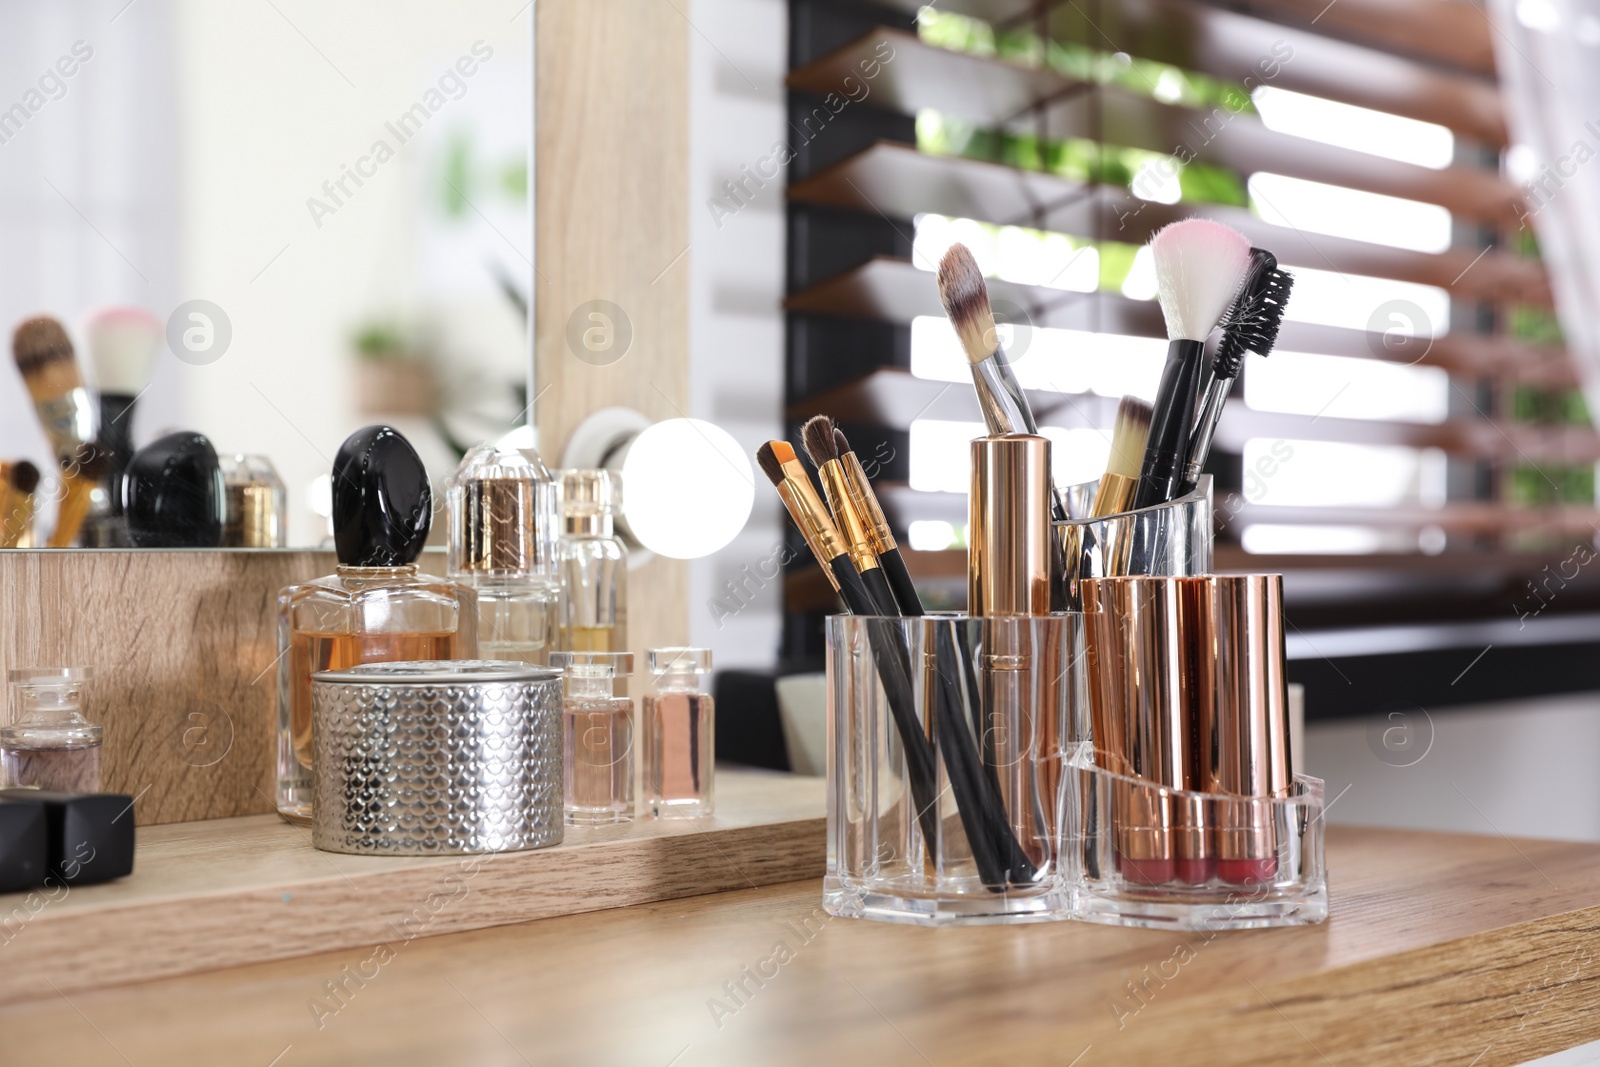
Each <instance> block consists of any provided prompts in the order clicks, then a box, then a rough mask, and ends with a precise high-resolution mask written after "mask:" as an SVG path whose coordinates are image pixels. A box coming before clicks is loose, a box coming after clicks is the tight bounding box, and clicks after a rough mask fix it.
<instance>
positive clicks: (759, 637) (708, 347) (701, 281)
mask: <svg viewBox="0 0 1600 1067" xmlns="http://www.w3.org/2000/svg"><path fill="white" fill-rule="evenodd" d="M686 10H687V11H688V17H689V19H690V20H691V22H692V23H693V26H694V29H693V31H692V32H691V33H690V37H689V39H690V42H691V51H690V112H689V119H690V190H691V191H690V198H691V202H690V205H689V218H690V220H691V221H690V227H691V228H690V237H691V244H690V247H689V269H690V295H689V299H690V319H689V337H690V345H691V363H690V383H689V384H690V394H689V395H690V404H691V410H690V411H689V412H688V414H690V415H693V416H695V417H697V418H702V419H707V420H709V421H711V422H714V423H716V424H717V425H719V426H721V427H722V428H723V429H725V430H727V431H728V432H729V433H730V434H732V435H733V436H734V438H735V439H736V440H738V441H739V443H740V444H741V445H742V446H744V448H745V452H746V454H748V455H750V456H752V457H754V455H755V450H756V449H757V448H758V447H760V445H761V444H762V443H763V442H764V441H767V440H769V439H771V438H775V437H780V436H782V434H783V380H784V345H783V329H784V325H783V309H782V301H783V286H784V261H783V251H784V210H783V186H784V176H783V175H782V174H780V175H779V176H778V177H777V178H775V179H773V180H771V181H768V182H767V184H766V187H765V188H762V189H759V190H754V189H753V188H752V191H753V192H754V193H755V195H754V197H753V198H752V199H751V201H750V203H748V204H747V205H746V206H745V207H744V208H743V209H742V210H740V211H739V212H737V213H736V214H733V215H731V216H729V215H724V216H723V217H721V218H717V217H714V216H713V213H712V212H711V210H710V209H709V207H708V206H707V202H708V201H710V200H712V199H713V198H720V197H722V195H723V194H722V189H721V187H722V183H723V182H725V181H729V180H731V179H737V178H739V177H740V168H741V167H745V166H754V164H755V163H756V161H757V160H760V159H761V158H763V157H765V156H767V155H768V154H769V153H770V152H771V150H772V146H773V144H774V143H775V142H778V141H782V140H786V133H785V131H786V124H785V120H784V90H783V78H784V74H785V72H786V70H787V67H788V38H789V34H788V22H787V20H788V12H787V4H785V3H784V0H694V3H693V5H692V6H688V7H686ZM751 468H752V474H753V477H754V478H755V480H756V504H755V509H754V511H753V512H752V513H751V516H750V521H749V523H748V524H747V525H746V527H745V529H744V532H743V533H741V534H740V535H739V536H738V537H737V538H736V539H735V540H734V541H733V543H732V544H730V545H729V546H728V547H727V548H725V549H723V550H722V551H721V552H719V553H717V554H716V555H714V556H712V557H710V558H708V559H703V560H697V561H695V563H694V564H693V565H692V567H691V569H690V604H689V618H690V634H691V640H692V641H693V642H694V644H696V645H704V646H706V647H709V648H711V649H712V650H713V651H714V654H715V660H716V665H717V667H719V668H726V667H756V668H761V667H770V666H772V665H773V664H774V662H775V660H776V656H777V648H778V640H779V632H780V629H781V626H782V595H781V591H780V586H781V580H782V576H781V574H777V576H776V577H773V578H764V577H763V575H772V574H775V573H776V572H777V566H778V555H777V554H778V552H779V550H780V549H781V547H782V545H783V533H784V524H785V523H787V522H788V518H787V517H786V516H784V514H783V509H782V506H781V505H780V504H779V502H778V498H777V494H776V493H774V492H773V491H772V489H771V487H770V486H769V485H768V484H767V480H766V478H765V477H764V476H763V475H762V474H761V472H760V470H759V469H757V468H756V467H755V464H754V460H753V458H752V462H751ZM747 567H748V568H749V570H748V571H746V570H745V568H747ZM727 583H733V585H734V586H736V587H738V589H739V592H738V594H737V596H735V595H733V594H732V593H730V591H729V589H728V587H727ZM714 601H720V602H721V606H720V607H718V606H716V605H715V604H714V603H713V602H714Z"/></svg>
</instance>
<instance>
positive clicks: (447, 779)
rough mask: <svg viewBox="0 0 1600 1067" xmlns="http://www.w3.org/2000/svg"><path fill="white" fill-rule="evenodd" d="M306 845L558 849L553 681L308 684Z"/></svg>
mask: <svg viewBox="0 0 1600 1067" xmlns="http://www.w3.org/2000/svg"><path fill="white" fill-rule="evenodd" d="M311 722H312V726H311V734H312V776H313V788H312V829H311V841H312V844H314V845H316V847H318V848H320V849H323V850H325V851H328V852H349V853H357V854H362V855H378V856H430V855H434V856H437V855H450V854H460V853H473V852H513V851H517V850H519V849H528V848H540V847H542V846H545V845H554V844H558V843H559V842H560V841H561V832H562V793H561V788H562V783H561V725H562V724H561V672H560V671H557V670H553V669H550V668H545V667H529V666H525V665H523V664H520V663H498V662H490V661H485V660H455V661H441V662H411V663H367V664H363V665H361V666H358V667H351V668H348V669H346V670H341V671H324V672H321V673H319V674H314V675H312V676H311Z"/></svg>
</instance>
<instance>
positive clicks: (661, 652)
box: [644, 648, 716, 819]
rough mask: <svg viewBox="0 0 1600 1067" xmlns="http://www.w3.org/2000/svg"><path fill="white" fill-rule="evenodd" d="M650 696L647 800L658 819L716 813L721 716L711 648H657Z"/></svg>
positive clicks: (646, 713) (647, 706) (646, 726)
mask: <svg viewBox="0 0 1600 1067" xmlns="http://www.w3.org/2000/svg"><path fill="white" fill-rule="evenodd" d="M650 673H651V674H652V675H653V676H654V678H655V684H654V686H653V688H652V690H651V692H650V693H648V694H647V695H646V696H645V698H644V753H645V755H644V760H645V770H644V801H645V804H646V805H648V807H649V809H650V814H652V815H654V816H655V817H656V818H658V819H693V818H698V817H699V816H701V815H710V814H711V813H712V809H713V803H712V795H711V789H712V777H713V773H714V771H715V769H716V768H715V763H714V761H715V759H716V742H715V726H716V722H715V717H714V714H715V713H714V707H713V703H712V697H711V694H710V693H709V692H707V691H706V686H705V681H704V679H705V678H706V676H707V675H709V674H710V673H711V650H710V649H709V648H652V649H651V650H650Z"/></svg>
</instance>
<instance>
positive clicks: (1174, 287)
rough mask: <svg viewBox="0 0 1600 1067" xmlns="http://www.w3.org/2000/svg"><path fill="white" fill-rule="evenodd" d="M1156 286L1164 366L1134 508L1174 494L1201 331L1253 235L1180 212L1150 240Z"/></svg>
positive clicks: (1207, 329) (1240, 270) (1246, 268)
mask: <svg viewBox="0 0 1600 1067" xmlns="http://www.w3.org/2000/svg"><path fill="white" fill-rule="evenodd" d="M1150 252H1151V256H1152V258H1153V259H1154V260H1155V268H1156V290H1157V293H1158V295H1159V297H1160V301H1161V313H1162V315H1163V316H1164V317H1165V318H1166V320H1167V338H1168V340H1169V341H1170V342H1171V343H1170V344H1169V345H1168V347H1167V365H1166V367H1165V368H1164V369H1163V370H1162V372H1161V386H1160V388H1159V389H1158V390H1157V392H1156V402H1155V406H1154V408H1153V410H1152V412H1151V416H1150V434H1149V438H1148V440H1147V441H1146V444H1145V450H1144V459H1143V461H1142V463H1141V464H1140V468H1139V487H1138V489H1137V490H1136V492H1135V493H1134V499H1133V507H1134V509H1135V510H1137V509H1139V508H1148V507H1153V506H1155V505H1157V504H1164V503H1166V502H1167V501H1169V500H1171V499H1173V498H1174V497H1175V496H1176V495H1177V493H1178V489H1179V487H1180V486H1181V484H1182V482H1183V477H1184V473H1185V471H1186V470H1187V469H1188V460H1189V435H1190V431H1191V430H1192V429H1193V428H1194V419H1195V404H1196V401H1197V400H1198V399H1199V392H1200V378H1201V375H1202V372H1203V370H1204V363H1205V343H1206V338H1207V337H1209V336H1210V335H1211V331H1212V330H1214V329H1216V327H1217V323H1218V322H1219V321H1221V319H1222V316H1223V313H1224V312H1226V311H1227V310H1228V308H1229V306H1230V305H1231V304H1232V303H1233V301H1234V298H1235V297H1236V296H1237V295H1238V293H1239V291H1240V289H1241V287H1242V286H1243V285H1244V282H1245V278H1246V276H1247V275H1248V274H1249V272H1250V267H1251V258H1250V242H1249V241H1248V240H1247V239H1246V238H1245V237H1244V235H1243V234H1240V233H1238V232H1236V231H1234V230H1232V229H1229V228H1228V227H1227V226H1224V225H1222V224H1221V223H1219V222H1212V221H1210V220H1208V219H1185V220H1184V221H1182V222H1174V223H1173V224H1172V225H1170V226H1167V227H1165V228H1163V229H1162V230H1161V231H1160V232H1159V233H1157V234H1156V235H1155V236H1154V237H1153V238H1151V239H1150Z"/></svg>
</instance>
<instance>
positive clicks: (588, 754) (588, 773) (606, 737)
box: [550, 652, 633, 826]
mask: <svg viewBox="0 0 1600 1067" xmlns="http://www.w3.org/2000/svg"><path fill="white" fill-rule="evenodd" d="M550 665H551V666H553V667H561V668H563V669H565V670H566V672H567V695H566V697H565V699H564V700H563V701H562V705H561V710H562V719H563V720H564V721H563V724H562V726H563V729H562V738H563V740H562V746H561V748H562V752H561V757H562V765H563V768H564V772H563V773H564V775H565V786H566V817H567V824H568V825H570V826H601V825H605V824H607V823H617V822H632V821H633V700H632V699H631V698H629V697H625V696H617V695H616V692H615V690H614V683H615V682H616V681H617V680H618V679H621V678H626V677H627V676H628V675H630V674H632V673H633V655H632V653H628V652H554V653H551V655H550Z"/></svg>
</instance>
